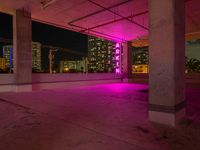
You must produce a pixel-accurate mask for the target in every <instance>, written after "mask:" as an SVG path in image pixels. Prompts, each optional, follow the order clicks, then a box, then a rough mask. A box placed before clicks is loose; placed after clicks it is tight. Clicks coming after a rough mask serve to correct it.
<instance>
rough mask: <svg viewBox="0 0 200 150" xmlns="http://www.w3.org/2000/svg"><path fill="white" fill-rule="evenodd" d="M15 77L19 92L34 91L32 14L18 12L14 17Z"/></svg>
mask: <svg viewBox="0 0 200 150" xmlns="http://www.w3.org/2000/svg"><path fill="white" fill-rule="evenodd" d="M13 42H14V45H13V47H14V75H15V83H16V90H17V91H30V90H32V85H31V83H32V23H31V13H29V12H25V11H22V10H16V13H15V15H14V16H13Z"/></svg>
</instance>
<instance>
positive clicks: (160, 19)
mask: <svg viewBox="0 0 200 150" xmlns="http://www.w3.org/2000/svg"><path fill="white" fill-rule="evenodd" d="M149 13H150V14H149V15H150V36H149V40H150V41H149V42H150V46H149V66H150V70H149V71H150V72H149V120H150V121H153V122H157V123H162V124H166V125H171V126H175V125H176V124H177V123H178V122H179V121H180V119H182V118H183V117H184V115H185V79H184V74H185V73H184V71H185V41H184V34H185V22H184V19H185V18H184V17H185V15H184V1H183V0H149Z"/></svg>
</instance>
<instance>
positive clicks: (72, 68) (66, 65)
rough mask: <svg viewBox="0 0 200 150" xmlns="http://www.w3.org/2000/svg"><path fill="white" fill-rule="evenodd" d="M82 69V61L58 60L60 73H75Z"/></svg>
mask: <svg viewBox="0 0 200 150" xmlns="http://www.w3.org/2000/svg"><path fill="white" fill-rule="evenodd" d="M83 71H84V61H83V60H78V61H73V60H70V61H60V73H75V72H83Z"/></svg>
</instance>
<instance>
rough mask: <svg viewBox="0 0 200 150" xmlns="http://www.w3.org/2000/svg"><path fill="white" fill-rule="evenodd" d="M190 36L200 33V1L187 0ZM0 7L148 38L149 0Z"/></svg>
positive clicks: (1, 1) (13, 2) (29, 1)
mask: <svg viewBox="0 0 200 150" xmlns="http://www.w3.org/2000/svg"><path fill="white" fill-rule="evenodd" d="M185 6H186V13H185V16H186V33H193V32H199V31H200V1H199V0H186V2H185ZM0 7H6V8H11V9H24V10H29V11H31V12H32V18H33V20H36V21H40V22H43V23H47V24H51V25H55V26H58V27H62V28H66V29H70V30H74V31H78V32H82V33H85V34H92V35H97V36H101V37H105V38H108V39H113V40H133V39H137V38H138V37H141V36H144V35H148V0H0Z"/></svg>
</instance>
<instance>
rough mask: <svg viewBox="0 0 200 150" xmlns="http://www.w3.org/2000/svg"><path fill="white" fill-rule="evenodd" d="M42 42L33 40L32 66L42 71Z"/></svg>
mask: <svg viewBox="0 0 200 150" xmlns="http://www.w3.org/2000/svg"><path fill="white" fill-rule="evenodd" d="M41 66H42V65H41V43H39V42H32V68H33V69H34V70H35V71H41V69H42V67H41Z"/></svg>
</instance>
